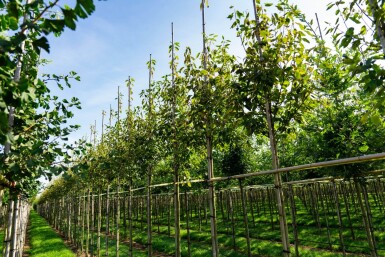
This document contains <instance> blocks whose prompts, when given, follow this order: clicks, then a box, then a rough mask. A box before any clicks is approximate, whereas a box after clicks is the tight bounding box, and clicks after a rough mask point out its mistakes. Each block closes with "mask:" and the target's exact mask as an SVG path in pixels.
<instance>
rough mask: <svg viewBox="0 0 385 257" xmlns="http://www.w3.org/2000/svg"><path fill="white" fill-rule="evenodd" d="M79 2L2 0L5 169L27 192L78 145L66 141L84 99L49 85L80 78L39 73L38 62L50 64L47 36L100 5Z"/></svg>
mask: <svg viewBox="0 0 385 257" xmlns="http://www.w3.org/2000/svg"><path fill="white" fill-rule="evenodd" d="M74 4H75V6H74V7H72V8H71V7H69V6H67V5H66V6H64V5H63V6H60V5H59V0H56V1H44V0H34V1H25V2H24V1H8V0H2V1H0V20H1V26H0V78H1V79H0V144H1V147H0V170H1V173H0V175H1V177H2V178H5V180H7V181H9V182H11V185H12V186H15V185H16V189H17V190H18V191H19V192H22V193H24V194H35V193H36V190H37V186H38V182H37V179H38V178H39V177H41V176H45V177H46V178H48V179H50V178H51V177H52V175H57V174H59V173H60V172H62V171H63V170H65V169H66V168H67V166H68V164H69V163H70V162H71V160H70V158H71V150H72V149H73V148H72V146H71V145H68V144H65V143H63V142H65V141H66V140H67V137H68V135H69V134H70V133H71V132H72V131H74V130H76V129H77V128H78V126H76V125H66V123H67V121H68V119H70V118H72V117H73V113H72V110H71V109H72V108H79V109H80V102H79V100H78V99H77V98H76V97H73V98H71V99H69V100H67V99H61V98H60V97H58V96H55V95H53V94H52V93H51V90H50V87H52V86H55V84H57V86H58V87H59V88H60V89H63V88H64V87H70V86H71V84H70V83H71V82H72V80H77V81H78V80H79V79H80V78H79V76H78V75H77V74H76V73H75V72H70V73H69V74H68V75H55V74H43V75H40V74H38V67H39V65H45V64H46V62H45V61H44V60H41V59H40V58H39V55H40V52H41V50H45V51H47V52H49V43H48V39H47V37H48V36H49V35H51V34H53V35H55V36H60V34H61V33H62V32H63V31H64V30H65V29H66V28H69V29H72V30H75V29H76V22H77V21H78V20H79V19H84V18H86V17H88V16H89V15H90V14H91V13H92V12H93V11H94V9H95V6H94V3H93V1H92V0H78V1H76V2H75V3H74ZM79 151H80V148H79V150H75V152H79ZM4 184H5V183H4Z"/></svg>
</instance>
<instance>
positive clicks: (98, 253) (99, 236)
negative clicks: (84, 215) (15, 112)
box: [96, 188, 102, 257]
mask: <svg viewBox="0 0 385 257" xmlns="http://www.w3.org/2000/svg"><path fill="white" fill-rule="evenodd" d="M101 228H102V192H101V190H100V188H99V194H98V240H97V245H96V248H97V250H96V251H97V256H98V257H100V243H101V242H100V239H101Z"/></svg>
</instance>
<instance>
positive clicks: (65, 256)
mask: <svg viewBox="0 0 385 257" xmlns="http://www.w3.org/2000/svg"><path fill="white" fill-rule="evenodd" d="M30 223H31V226H30V229H29V230H28V236H29V240H30V241H29V242H30V247H31V248H30V250H29V251H28V254H29V256H30V257H58V256H60V257H74V256H75V254H74V253H73V252H72V251H71V250H70V249H68V248H67V246H66V245H65V244H64V242H63V240H62V239H61V237H60V236H59V235H58V234H56V232H55V231H54V230H53V229H52V228H51V227H50V226H49V225H48V223H47V222H46V221H45V220H44V219H43V218H41V217H40V216H39V215H38V214H37V213H36V212H35V211H33V210H32V211H31V215H30Z"/></svg>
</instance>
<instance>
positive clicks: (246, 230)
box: [239, 180, 251, 257]
mask: <svg viewBox="0 0 385 257" xmlns="http://www.w3.org/2000/svg"><path fill="white" fill-rule="evenodd" d="M239 189H240V190H241V191H240V193H241V201H242V211H243V222H244V225H245V234H246V243H247V256H248V257H251V245H250V233H249V221H248V218H247V207H246V203H245V192H244V190H243V185H242V180H239Z"/></svg>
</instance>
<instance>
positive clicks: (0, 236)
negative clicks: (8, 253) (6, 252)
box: [0, 229, 5, 253]
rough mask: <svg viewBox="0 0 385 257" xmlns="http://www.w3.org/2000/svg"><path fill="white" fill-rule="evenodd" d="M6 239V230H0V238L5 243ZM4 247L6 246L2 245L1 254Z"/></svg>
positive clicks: (0, 246)
mask: <svg viewBox="0 0 385 257" xmlns="http://www.w3.org/2000/svg"><path fill="white" fill-rule="evenodd" d="M4 237H5V230H4V229H1V230H0V238H1V239H2V240H3V241H4ZM3 247H4V244H3V243H2V244H0V253H2V252H3Z"/></svg>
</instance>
